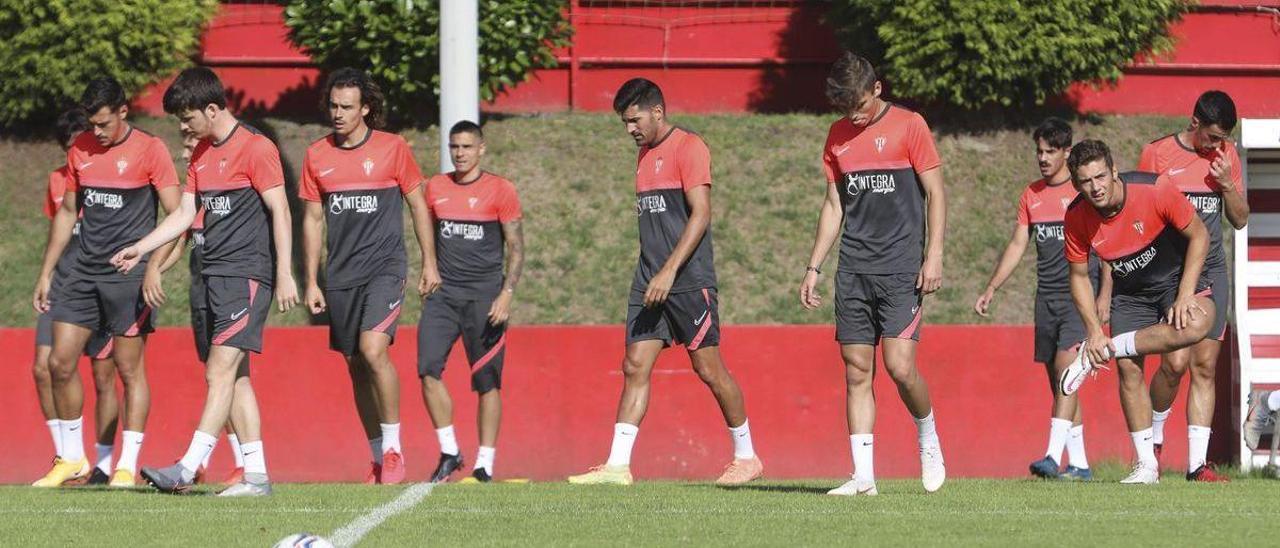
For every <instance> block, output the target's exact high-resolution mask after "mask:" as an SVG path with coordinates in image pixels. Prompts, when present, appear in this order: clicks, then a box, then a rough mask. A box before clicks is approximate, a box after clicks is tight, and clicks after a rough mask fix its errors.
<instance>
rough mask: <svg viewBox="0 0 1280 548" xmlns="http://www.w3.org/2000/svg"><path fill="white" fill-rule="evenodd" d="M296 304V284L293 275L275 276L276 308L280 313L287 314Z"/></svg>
mask: <svg viewBox="0 0 1280 548" xmlns="http://www.w3.org/2000/svg"><path fill="white" fill-rule="evenodd" d="M297 304H298V283H297V282H295V281H294V280H293V275H291V274H286V275H284V276H280V275H277V276H276V306H277V308H279V309H280V312H288V311H289V310H291V309H293V307H294V306H297Z"/></svg>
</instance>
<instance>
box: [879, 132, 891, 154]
mask: <svg viewBox="0 0 1280 548" xmlns="http://www.w3.org/2000/svg"><path fill="white" fill-rule="evenodd" d="M887 142H889V140H888V139H886V138H885V137H884V135H881V136H879V137H876V152H877V153H879V152H884V145H885V143H887Z"/></svg>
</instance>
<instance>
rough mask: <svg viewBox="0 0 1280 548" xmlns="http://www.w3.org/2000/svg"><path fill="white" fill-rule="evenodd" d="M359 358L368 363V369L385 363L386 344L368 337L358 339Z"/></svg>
mask: <svg viewBox="0 0 1280 548" xmlns="http://www.w3.org/2000/svg"><path fill="white" fill-rule="evenodd" d="M360 359H361V360H364V363H366V364H369V368H370V369H377V368H380V367H383V366H385V365H387V362H388V360H387V345H386V344H385V343H382V342H379V341H374V340H370V339H369V338H362V339H360Z"/></svg>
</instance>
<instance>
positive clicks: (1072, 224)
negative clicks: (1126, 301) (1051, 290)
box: [1066, 172, 1196, 296]
mask: <svg viewBox="0 0 1280 548" xmlns="http://www.w3.org/2000/svg"><path fill="white" fill-rule="evenodd" d="M1120 180H1121V181H1123V184H1124V189H1125V198H1124V204H1123V205H1122V206H1121V208H1120V211H1119V212H1118V213H1116V214H1115V215H1113V216H1111V217H1109V218H1103V217H1102V216H1101V215H1100V214H1099V213H1098V210H1097V209H1096V208H1094V207H1093V206H1092V205H1091V204H1089V203H1088V202H1087V201H1086V200H1085V199H1083V198H1079V199H1077V200H1075V201H1074V202H1073V203H1072V205H1071V207H1070V208H1069V209H1068V210H1067V216H1066V227H1067V228H1066V231H1067V245H1066V256H1067V260H1068V261H1070V262H1073V263H1083V262H1085V261H1087V260H1088V259H1089V251H1090V250H1093V251H1094V252H1095V253H1097V254H1098V257H1100V258H1101V259H1102V260H1104V261H1107V262H1108V263H1109V264H1110V265H1111V277H1112V280H1113V282H1114V285H1113V288H1114V289H1113V292H1114V294H1116V295H1131V296H1152V295H1160V294H1163V293H1165V292H1166V291H1168V290H1170V289H1175V288H1177V287H1178V284H1179V282H1180V281H1181V279H1182V264H1183V261H1184V260H1185V258H1186V253H1187V239H1186V238H1185V237H1184V236H1183V235H1182V232H1181V230H1182V229H1184V228H1186V227H1187V225H1188V224H1190V223H1191V222H1192V221H1193V220H1195V215H1196V211H1195V209H1194V208H1192V207H1191V203H1190V202H1188V201H1187V200H1186V198H1184V197H1183V196H1182V193H1180V192H1178V188H1177V187H1176V186H1174V184H1173V182H1172V181H1170V180H1169V179H1168V178H1167V177H1164V176H1157V175H1156V174H1154V173H1146V172H1127V173H1122V174H1120Z"/></svg>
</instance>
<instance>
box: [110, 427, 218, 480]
mask: <svg viewBox="0 0 1280 548" xmlns="http://www.w3.org/2000/svg"><path fill="white" fill-rule="evenodd" d="M142 438H143V435H142V432H134V431H133V430H125V431H124V432H123V433H122V434H121V435H120V461H119V462H117V463H116V469H120V468H123V469H125V470H129V471H130V472H136V471H137V470H138V453H140V452H141V451H142ZM214 441H215V442H216V441H217V440H216V439H215V440H214ZM205 466H208V464H207V457H206V464H205Z"/></svg>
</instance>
